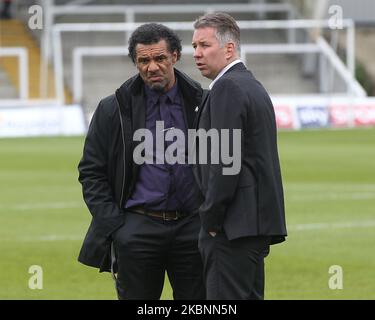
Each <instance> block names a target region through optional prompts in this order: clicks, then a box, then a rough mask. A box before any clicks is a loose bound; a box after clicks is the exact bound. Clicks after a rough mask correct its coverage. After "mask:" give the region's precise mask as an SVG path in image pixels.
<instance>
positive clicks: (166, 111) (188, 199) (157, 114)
mask: <svg viewBox="0 0 375 320" xmlns="http://www.w3.org/2000/svg"><path fill="white" fill-rule="evenodd" d="M145 89H146V90H145V92H146V103H147V106H146V129H148V130H150V131H151V132H152V135H153V140H154V143H153V149H154V150H153V151H154V152H153V155H152V156H153V164H147V163H145V164H142V165H140V167H139V174H138V180H137V182H136V184H135V188H134V191H133V193H132V195H131V196H130V198H129V199H128V201H127V202H126V205H125V208H130V207H132V206H140V205H141V206H144V207H145V208H146V209H149V210H158V211H166V210H181V211H184V212H187V213H192V212H196V211H197V210H198V207H199V204H198V187H197V185H196V183H195V180H194V176H193V172H192V168H191V165H189V164H188V163H187V162H188V161H187V152H185V163H186V164H179V163H176V164H173V165H170V164H168V163H167V161H166V160H165V159H164V164H156V132H155V131H156V121H164V128H165V129H167V128H171V127H174V128H178V129H180V130H182V131H183V132H184V134H185V137H186V138H187V126H186V122H185V116H184V111H183V106H182V99H181V97H180V95H179V92H178V86H177V81H176V83H175V84H174V86H173V87H172V88H171V89H170V90H169V91H168V92H166V93H163V94H161V93H160V92H156V91H154V90H152V89H151V88H149V87H147V86H145ZM172 130H173V129H172ZM175 139H176V137H175ZM171 143H173V142H172V141H170V142H169V141H167V142H165V145H164V147H165V148H167V147H168V145H170V144H171ZM185 145H186V144H185ZM186 151H187V150H186ZM159 156H160V155H159Z"/></svg>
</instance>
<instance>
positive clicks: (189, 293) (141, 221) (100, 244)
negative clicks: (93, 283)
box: [78, 23, 205, 300]
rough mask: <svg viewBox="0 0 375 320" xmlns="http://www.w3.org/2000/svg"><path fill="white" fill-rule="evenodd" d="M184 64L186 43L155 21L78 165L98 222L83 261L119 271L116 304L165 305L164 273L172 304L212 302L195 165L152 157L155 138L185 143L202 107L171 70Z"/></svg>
mask: <svg viewBox="0 0 375 320" xmlns="http://www.w3.org/2000/svg"><path fill="white" fill-rule="evenodd" d="M180 56H181V41H180V39H179V38H178V37H177V35H176V34H175V33H174V32H173V31H172V30H170V29H169V28H167V27H165V26H163V25H161V24H155V23H149V24H144V25H142V26H140V27H139V28H138V29H136V30H135V31H134V32H133V34H132V36H131V38H130V40H129V57H130V58H131V59H132V61H133V62H134V64H135V66H136V67H137V69H138V74H137V75H136V76H134V77H132V78H130V79H129V80H127V81H126V82H125V83H124V84H123V85H121V87H120V88H119V89H117V91H116V93H115V94H113V95H111V96H109V97H106V98H104V99H103V100H101V102H100V103H99V105H98V107H97V109H96V111H95V113H94V116H93V118H92V121H91V124H90V127H89V130H88V133H87V137H86V140H85V146H84V150H83V157H82V160H81V162H80V163H79V166H78V169H79V181H80V182H81V184H82V188H83V196H84V200H85V202H86V204H87V206H88V208H89V210H90V212H91V214H92V222H91V225H90V227H89V230H88V232H87V235H86V238H85V240H84V243H83V246H82V249H81V252H80V255H79V258H78V260H79V261H80V262H82V263H83V264H86V265H89V266H93V267H97V268H99V269H100V271H112V273H113V276H114V279H115V281H116V288H117V293H118V298H119V299H147V300H149V299H159V298H160V296H161V293H162V290H163V285H164V278H165V273H167V274H168V278H169V281H170V284H171V287H172V289H173V297H174V299H205V289H204V285H203V279H202V270H203V266H202V262H201V257H200V254H199V251H198V233H199V229H200V219H199V215H198V207H199V204H200V203H201V199H200V193H199V189H198V188H197V185H196V182H195V179H194V176H193V173H192V168H191V165H189V164H188V161H186V162H185V163H186V164H183V163H175V164H170V163H165V162H160V161H158V160H160V159H158V156H159V155H158V153H157V152H156V150H155V144H156V143H155V137H156V136H157V135H158V134H159V135H160V134H162V135H164V134H166V132H167V131H168V130H174V129H179V130H180V131H182V132H183V133H185V136H186V135H187V131H188V129H189V128H193V121H194V118H195V109H196V107H197V106H198V105H199V104H200V101H201V97H202V89H201V86H200V85H199V84H198V83H196V82H195V81H193V80H192V79H190V78H189V77H187V76H186V75H185V74H183V73H182V72H180V71H178V70H177V69H175V68H174V65H175V63H176V62H177V61H178V60H179V58H180ZM159 121H163V122H164V127H165V128H166V129H165V130H159V127H158V125H157V122H159ZM138 129H145V130H148V131H149V132H151V133H152V136H153V138H152V139H154V141H151V145H152V146H153V147H152V149H151V152H150V154H146V156H147V157H148V159H149V160H151V161H147V162H145V163H141V164H140V163H138V162H137V161H136V159H135V157H134V151H135V149H136V148H137V146H139V145H140V144H141V143H144V142H141V141H135V139H134V138H133V137H134V136H135V135H134V134H135V133H136V132H137V130H138ZM157 130H159V131H163V132H156V131H157ZM152 142H153V143H152ZM148 143H149V142H148ZM172 143H173V141H165V145H164V146H163V147H164V148H168V146H170V145H171V144H172ZM147 152H148V151H147V149H146V153H147ZM184 156H185V157H186V159H187V157H188V154H187V153H185V154H184Z"/></svg>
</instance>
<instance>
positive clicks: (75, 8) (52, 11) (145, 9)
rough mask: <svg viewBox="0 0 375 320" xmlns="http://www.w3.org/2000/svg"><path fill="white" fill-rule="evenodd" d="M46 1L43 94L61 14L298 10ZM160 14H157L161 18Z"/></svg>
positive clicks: (292, 14)
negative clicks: (58, 2) (51, 46)
mask: <svg viewBox="0 0 375 320" xmlns="http://www.w3.org/2000/svg"><path fill="white" fill-rule="evenodd" d="M41 1H42V3H43V9H44V11H43V13H44V28H43V35H42V42H41V53H42V60H43V61H42V63H41V75H42V76H43V77H42V81H41V88H40V91H41V94H42V95H45V94H46V92H47V82H48V71H47V69H48V62H49V61H50V56H51V49H50V42H51V41H52V36H51V34H52V32H51V30H52V26H53V25H54V23H55V20H56V19H55V18H56V17H58V16H61V15H76V14H79V15H103V14H114V15H115V14H117V15H119V14H120V15H124V21H125V22H128V23H134V22H135V21H136V15H137V14H147V15H148V16H150V15H153V14H169V15H172V14H176V13H177V14H178V13H180V14H181V13H182V14H189V13H190V14H191V13H196V14H197V15H198V14H203V13H206V12H213V11H225V12H228V13H229V12H230V13H234V12H241V13H242V12H246V13H256V14H257V15H258V17H259V18H263V17H264V15H265V14H266V13H285V15H286V17H285V18H286V19H295V18H296V15H297V13H296V11H295V8H294V6H293V5H291V4H289V3H263V2H262V3H228V4H224V3H222V4H214V3H213V4H188V3H185V4H158V5H147V4H145V5H89V6H85V5H84V4H86V3H88V2H90V1H89V0H75V1H72V2H71V3H68V4H64V5H55V4H54V2H55V1H54V0H41ZM159 20H160V17H158V21H159ZM132 30H133V29H129V30H126V31H125V33H126V35H125V38H124V40H125V43H126V41H127V39H129V37H130V33H131V31H132ZM287 32H288V33H287V37H288V42H290V43H291V42H295V30H293V29H289V30H288V31H287Z"/></svg>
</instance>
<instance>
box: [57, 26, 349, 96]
mask: <svg viewBox="0 0 375 320" xmlns="http://www.w3.org/2000/svg"><path fill="white" fill-rule="evenodd" d="M140 25H142V23H70V24H56V25H54V26H53V28H52V35H53V53H54V56H53V58H54V67H55V85H56V94H57V98H58V99H59V100H61V101H62V102H63V101H64V84H63V57H62V42H61V34H62V33H63V32H95V31H104V32H130V31H133V30H134V29H135V28H137V27H138V26H140ZM164 25H166V26H168V27H169V28H171V29H173V30H180V31H193V23H192V22H166V23H164ZM238 25H239V27H240V28H241V29H242V30H245V29H312V28H329V22H328V20H288V21H279V20H262V21H238ZM343 27H345V28H347V38H346V40H347V46H346V48H347V49H346V68H347V70H348V72H349V73H350V74H351V75H352V78H353V79H354V66H355V52H354V42H355V38H354V23H353V21H352V20H347V19H346V20H343ZM303 45H310V44H308V43H307V44H290V46H291V47H289V48H292V47H293V46H294V47H293V48H294V49H293V50H296V48H298V47H297V46H303ZM243 46H244V45H242V47H243ZM284 46H285V45H284ZM321 47H322V46H321ZM270 48H272V47H268V49H270ZM273 49H275V47H274V48H273ZM288 50H291V49H288ZM297 50H298V49H297ZM322 50H325V49H322ZM325 52H328V51H327V50H325ZM334 55H336V54H335V53H334ZM337 59H339V58H338V57H337ZM329 61H333V60H332V59H329ZM336 66H337V61H336ZM345 77H346V76H345ZM350 87H351V88H352V87H353V86H352V85H350ZM350 90H352V89H350Z"/></svg>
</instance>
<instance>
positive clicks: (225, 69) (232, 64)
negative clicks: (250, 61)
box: [208, 59, 242, 90]
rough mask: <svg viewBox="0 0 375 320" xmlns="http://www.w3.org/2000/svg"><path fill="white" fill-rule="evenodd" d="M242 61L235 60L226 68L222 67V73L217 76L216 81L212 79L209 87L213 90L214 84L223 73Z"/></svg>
mask: <svg viewBox="0 0 375 320" xmlns="http://www.w3.org/2000/svg"><path fill="white" fill-rule="evenodd" d="M240 62H242V61H241V60H240V59H237V60H234V61H232V62H231V63H230V64H228V65H227V66H226V67H225V68H224V69H222V70H221V71H220V73H219V74H218V75H217V76H216V78H215V79H214V81H212V82H211V83H210V85H209V86H208V87H209V89H210V90H212V88H213V86H214V84H215V83H216V82H217V81H218V80H219V79H220V78H221V77H222V76H223V74H224V73H225V72H227V71H228V70H229V69H230V68H232V67H233V66H234V65H235V64H237V63H240Z"/></svg>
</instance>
